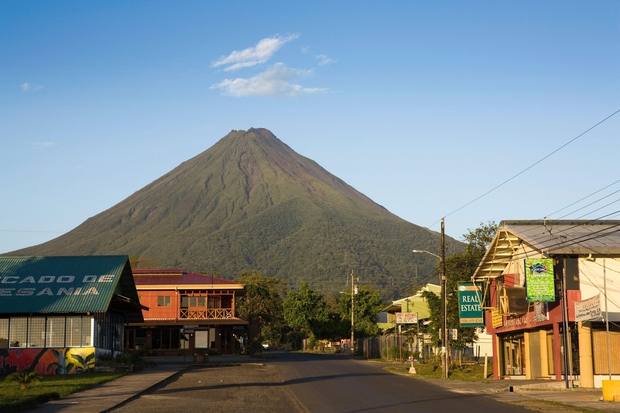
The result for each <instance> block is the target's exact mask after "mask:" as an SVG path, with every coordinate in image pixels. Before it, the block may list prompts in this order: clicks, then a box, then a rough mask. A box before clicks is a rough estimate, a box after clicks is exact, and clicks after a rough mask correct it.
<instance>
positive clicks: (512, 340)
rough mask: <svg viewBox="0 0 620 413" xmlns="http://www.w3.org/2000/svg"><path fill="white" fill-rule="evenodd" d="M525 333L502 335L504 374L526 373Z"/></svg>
mask: <svg viewBox="0 0 620 413" xmlns="http://www.w3.org/2000/svg"><path fill="white" fill-rule="evenodd" d="M524 353H525V352H524V337H523V334H514V335H504V336H502V370H503V373H502V375H503V376H522V375H525V359H524V356H523V355H524Z"/></svg>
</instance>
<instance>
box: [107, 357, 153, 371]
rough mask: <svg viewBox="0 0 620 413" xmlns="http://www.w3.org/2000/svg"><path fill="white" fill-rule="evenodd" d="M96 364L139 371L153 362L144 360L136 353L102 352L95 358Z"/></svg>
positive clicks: (121, 369) (115, 368) (118, 369)
mask: <svg viewBox="0 0 620 413" xmlns="http://www.w3.org/2000/svg"><path fill="white" fill-rule="evenodd" d="M97 365H98V366H103V367H110V368H112V369H114V370H115V371H139V370H142V369H143V368H144V367H148V366H152V365H153V362H152V361H150V360H145V359H144V358H142V356H141V355H140V354H138V353H120V354H117V355H116V356H114V355H112V354H102V355H100V356H99V357H98V358H97Z"/></svg>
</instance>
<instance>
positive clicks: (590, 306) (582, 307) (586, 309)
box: [575, 294, 601, 321]
mask: <svg viewBox="0 0 620 413" xmlns="http://www.w3.org/2000/svg"><path fill="white" fill-rule="evenodd" d="M599 317H601V295H600V294H598V295H595V296H594V297H590V298H588V299H587V300H583V301H575V321H588V320H591V319H593V318H599Z"/></svg>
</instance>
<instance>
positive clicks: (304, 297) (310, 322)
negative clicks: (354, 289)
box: [284, 282, 330, 339]
mask: <svg viewBox="0 0 620 413" xmlns="http://www.w3.org/2000/svg"><path fill="white" fill-rule="evenodd" d="M284 320H285V321H286V323H287V324H288V326H289V327H290V328H292V329H293V330H295V331H298V332H300V333H302V334H303V336H304V337H306V338H307V337H308V335H310V334H312V335H313V336H314V337H316V338H319V339H323V338H330V337H329V331H330V329H329V326H328V324H329V322H330V317H329V311H328V309H327V303H326V302H325V301H324V300H323V296H322V295H321V294H320V293H319V292H317V291H314V290H311V289H310V287H308V284H306V283H305V282H304V283H303V284H302V285H301V288H300V289H299V292H289V293H288V296H287V297H286V300H284Z"/></svg>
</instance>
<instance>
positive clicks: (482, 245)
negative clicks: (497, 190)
mask: <svg viewBox="0 0 620 413" xmlns="http://www.w3.org/2000/svg"><path fill="white" fill-rule="evenodd" d="M496 232H497V225H496V224H495V223H494V222H488V223H487V224H484V223H480V226H479V227H478V228H476V229H474V230H471V229H470V230H469V232H468V233H467V234H465V235H463V237H464V238H465V240H466V241H467V246H466V248H465V250H464V251H463V252H458V253H456V254H453V255H451V256H450V257H448V258H446V296H447V303H446V307H447V314H448V318H447V323H448V328H450V329H457V330H458V338H457V340H455V341H453V342H452V343H451V345H452V347H453V348H455V349H460V350H463V349H464V348H465V347H467V346H468V345H469V344H471V343H473V342H474V340H476V339H477V338H478V337H477V336H476V329H475V328H473V327H461V326H460V320H459V302H458V284H459V283H460V282H469V281H471V276H472V275H473V274H474V272H475V271H476V268H478V264H480V261H481V260H482V257H483V256H484V254H485V252H486V250H487V248H488V246H489V245H490V244H491V241H493V237H494V235H495V233H496Z"/></svg>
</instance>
